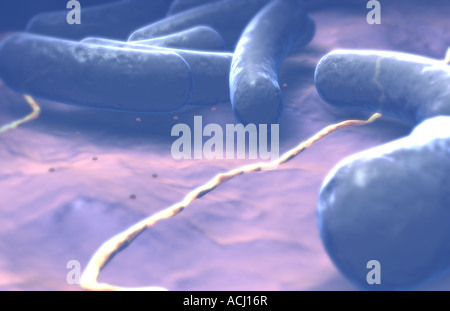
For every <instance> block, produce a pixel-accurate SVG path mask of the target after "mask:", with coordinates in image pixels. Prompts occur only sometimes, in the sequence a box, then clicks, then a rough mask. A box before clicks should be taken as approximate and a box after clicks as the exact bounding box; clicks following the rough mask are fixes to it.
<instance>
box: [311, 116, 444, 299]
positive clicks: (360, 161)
mask: <svg viewBox="0 0 450 311" xmlns="http://www.w3.org/2000/svg"><path fill="white" fill-rule="evenodd" d="M449 172H450V117H448V116H439V117H434V118H431V119H427V120H425V121H424V122H422V123H421V124H419V125H418V126H417V127H416V128H415V129H414V131H413V132H412V133H411V134H410V135H409V136H407V137H405V138H402V139H399V140H396V141H393V142H390V143H387V144H385V145H381V146H378V147H375V148H372V149H369V150H367V151H363V152H361V153H358V154H355V155H352V156H350V157H348V158H346V159H344V160H343V161H341V162H340V163H339V164H338V165H337V166H336V167H335V168H334V169H333V170H332V171H331V172H330V173H329V174H328V176H327V177H326V179H325V181H324V184H323V185H322V188H321V190H320V196H319V201H318V222H319V229H320V234H321V237H322V240H323V243H324V245H325V248H326V250H327V251H328V253H329V255H330V257H331V258H332V260H333V262H334V263H335V264H336V266H337V267H338V268H339V270H340V271H341V272H342V273H343V274H344V275H345V276H346V277H347V278H348V279H349V280H351V281H352V282H353V283H355V284H357V285H358V286H360V287H363V288H367V289H386V290H392V289H394V290H404V289H411V288H415V287H417V286H420V285H422V284H425V283H426V282H428V281H431V280H433V279H435V278H437V277H440V276H442V275H443V274H445V273H446V272H448V271H449V269H450V244H449V243H448V241H449V239H450V174H449ZM371 260H377V261H378V262H379V263H380V267H381V269H380V271H373V272H374V273H379V274H381V277H380V281H381V284H372V285H371V283H370V282H371V279H372V277H375V276H374V275H372V274H370V273H369V272H370V271H371V270H370V269H368V267H367V263H368V262H369V261H371ZM370 268H372V267H370ZM368 275H369V277H368ZM367 279H369V282H368V280H367Z"/></svg>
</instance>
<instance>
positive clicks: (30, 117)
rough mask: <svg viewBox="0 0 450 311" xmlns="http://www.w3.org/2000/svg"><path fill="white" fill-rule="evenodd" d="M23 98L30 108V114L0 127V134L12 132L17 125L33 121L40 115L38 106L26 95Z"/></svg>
mask: <svg viewBox="0 0 450 311" xmlns="http://www.w3.org/2000/svg"><path fill="white" fill-rule="evenodd" d="M23 97H24V98H25V100H26V101H27V103H28V105H29V106H30V107H31V109H32V112H31V113H30V114H29V115H27V116H26V117H24V118H22V119H20V120H16V121H13V122H11V123H8V124H6V125H4V126H2V127H0V134H1V133H4V132H6V131H9V130H13V129H15V128H17V127H18V126H19V125H22V124H24V123H27V122H30V121H31V120H34V119H36V118H37V117H39V114H40V113H41V107H39V105H38V104H37V103H36V102H35V101H34V99H33V97H31V96H28V95H24V96H23Z"/></svg>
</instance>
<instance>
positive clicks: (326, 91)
mask: <svg viewBox="0 0 450 311" xmlns="http://www.w3.org/2000/svg"><path fill="white" fill-rule="evenodd" d="M315 83H316V88H317V91H318V92H319V94H320V96H321V97H322V98H323V99H324V100H325V101H326V102H327V103H328V104H330V105H333V106H336V107H341V108H350V109H357V110H366V111H371V112H374V111H380V112H382V113H383V114H385V115H389V116H392V117H396V118H399V119H401V120H403V121H406V122H409V123H411V124H417V123H418V122H421V121H423V120H424V119H426V118H430V117H433V116H438V115H450V66H448V65H446V64H444V62H443V61H440V60H434V59H430V58H426V57H421V56H416V55H411V54H405V53H398V52H388V51H370V50H368V51H358V50H356V51H355V50H337V51H333V52H331V53H329V54H327V55H325V56H324V57H323V58H322V60H321V61H320V62H319V64H318V65H317V68H316V72H315Z"/></svg>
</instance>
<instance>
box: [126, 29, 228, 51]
mask: <svg viewBox="0 0 450 311" xmlns="http://www.w3.org/2000/svg"><path fill="white" fill-rule="evenodd" d="M131 42H133V43H137V44H143V45H149V46H160V47H167V48H175V49H186V50H198V51H223V50H225V43H224V42H223V39H222V36H221V35H220V34H219V33H218V32H217V31H215V30H214V29H212V28H211V27H208V26H196V27H192V28H189V29H187V30H184V31H180V32H177V33H174V34H170V35H167V36H163V37H159V38H154V39H148V40H142V41H131Z"/></svg>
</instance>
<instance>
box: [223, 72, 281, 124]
mask: <svg viewBox="0 0 450 311" xmlns="http://www.w3.org/2000/svg"><path fill="white" fill-rule="evenodd" d="M235 81H236V82H237V83H233V82H232V87H231V94H230V98H231V105H232V108H233V113H234V115H235V117H236V119H238V120H239V122H241V123H243V124H249V123H253V124H255V125H259V124H268V125H269V124H276V123H278V121H279V119H280V116H281V112H282V110H283V95H282V92H281V89H280V86H279V85H278V83H277V82H276V81H275V80H273V79H268V78H267V77H266V76H258V77H256V78H255V77H241V76H237V77H235ZM238 81H239V82H238Z"/></svg>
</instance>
